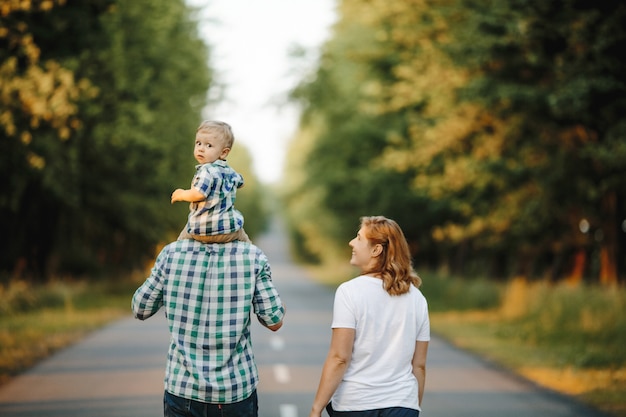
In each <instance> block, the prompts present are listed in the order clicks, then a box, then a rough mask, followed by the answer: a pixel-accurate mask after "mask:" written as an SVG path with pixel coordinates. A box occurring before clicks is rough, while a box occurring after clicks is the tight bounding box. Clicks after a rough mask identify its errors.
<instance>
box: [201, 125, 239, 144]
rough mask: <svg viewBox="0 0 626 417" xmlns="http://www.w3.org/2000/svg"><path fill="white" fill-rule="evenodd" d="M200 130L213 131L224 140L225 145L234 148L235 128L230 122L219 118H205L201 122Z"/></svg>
mask: <svg viewBox="0 0 626 417" xmlns="http://www.w3.org/2000/svg"><path fill="white" fill-rule="evenodd" d="M198 132H206V133H213V134H215V135H217V136H218V137H219V138H220V140H222V141H223V143H224V147H226V148H232V147H233V143H234V142H235V135H234V134H233V129H232V128H231V127H230V125H229V124H228V123H224V122H220V121H217V120H205V121H203V122H202V123H200V126H199V127H198V130H196V133H198Z"/></svg>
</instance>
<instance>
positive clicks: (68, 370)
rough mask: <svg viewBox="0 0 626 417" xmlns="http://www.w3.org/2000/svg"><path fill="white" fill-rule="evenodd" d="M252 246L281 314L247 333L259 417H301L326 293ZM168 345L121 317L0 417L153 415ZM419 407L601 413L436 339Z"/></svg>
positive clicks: (323, 331)
mask: <svg viewBox="0 0 626 417" xmlns="http://www.w3.org/2000/svg"><path fill="white" fill-rule="evenodd" d="M257 243H258V245H259V246H260V247H261V248H262V249H263V250H264V251H265V252H266V253H267V255H268V257H269V258H270V260H271V263H272V269H273V272H274V279H275V282H276V285H277V287H278V289H279V291H280V293H281V296H282V298H283V299H284V301H285V303H286V304H287V308H288V312H287V317H286V320H285V325H284V326H283V328H282V329H281V330H280V331H279V332H277V333H271V332H270V331H268V330H266V329H263V328H261V326H260V325H255V327H254V328H253V342H254V346H255V354H256V357H257V361H258V363H259V372H260V375H261V383H260V386H259V388H258V392H259V408H260V417H303V416H304V417H306V416H308V411H309V409H310V405H311V401H312V399H313V396H314V393H315V389H316V387H317V383H318V379H319V375H320V368H321V365H322V363H323V361H324V358H325V355H326V351H327V348H328V342H329V339H330V329H329V325H330V321H331V308H332V298H333V292H332V291H331V290H329V289H327V288H324V287H322V286H320V285H317V284H315V283H314V282H313V281H311V280H310V279H308V277H307V273H306V272H305V271H304V270H303V269H301V268H299V267H297V266H296V265H294V264H293V263H291V262H290V261H289V259H288V256H287V249H286V246H285V241H284V239H283V238H282V237H281V235H280V233H274V234H268V235H266V236H264V237H263V238H261V239H259V240H258V242H257ZM129 298H130V294H129ZM255 323H256V321H255ZM167 339H168V335H167V329H166V325H165V321H164V319H163V318H162V316H161V315H158V317H153V318H151V319H150V320H148V321H146V322H139V321H138V320H134V319H132V318H128V319H123V320H120V321H119V322H116V323H114V324H112V325H110V326H108V327H106V328H104V329H103V330H101V331H99V332H95V333H93V334H92V335H90V336H89V337H88V338H86V339H85V340H84V341H83V342H81V343H79V344H77V345H75V346H72V347H70V348H67V349H65V350H63V351H61V352H59V353H57V354H56V355H54V356H53V357H51V358H50V359H48V360H46V361H44V362H42V363H41V364H39V365H38V366H36V367H34V368H33V369H32V370H30V371H28V372H26V373H25V374H23V375H22V376H20V377H18V378H16V379H14V380H13V381H12V382H11V383H9V384H7V385H5V386H2V387H0V416H2V417H34V416H46V417H55V416H64V417H78V416H80V417H144V416H145V417H148V416H159V415H162V402H161V401H162V390H163V383H162V379H163V372H164V362H165V355H166V349H167ZM423 407H424V410H423V412H422V416H424V417H444V416H445V417H456V416H467V417H479V416H480V417H496V416H497V417H501V416H502V415H506V416H507V417H518V416H519V417H522V416H529V417H530V416H533V417H534V416H550V417H574V416H577V417H579V416H586V417H600V416H601V414H600V413H597V412H594V411H592V410H589V409H587V408H585V407H583V406H581V405H580V404H577V403H575V402H573V401H571V400H569V399H567V398H565V397H563V396H560V395H557V394H554V393H550V392H548V391H544V390H541V389H538V388H537V387H536V386H534V385H533V384H531V383H528V382H526V381H524V380H522V379H520V378H517V377H515V376H512V375H510V374H508V373H506V372H503V371H501V370H499V369H497V368H496V367H494V366H491V365H489V364H488V363H486V362H484V361H482V360H480V359H478V358H476V357H474V356H472V355H469V354H467V353H464V352H462V351H460V350H457V349H455V348H453V347H451V346H450V345H448V344H446V343H444V342H443V341H441V340H440V339H438V338H434V339H433V340H432V342H431V344H430V349H429V358H428V376H427V387H426V394H425V397H424V404H423Z"/></svg>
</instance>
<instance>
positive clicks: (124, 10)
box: [0, 0, 626, 385]
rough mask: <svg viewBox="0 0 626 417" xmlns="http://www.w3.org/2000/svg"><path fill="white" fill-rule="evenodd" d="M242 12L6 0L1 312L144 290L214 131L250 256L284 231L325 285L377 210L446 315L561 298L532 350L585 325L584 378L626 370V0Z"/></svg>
mask: <svg viewBox="0 0 626 417" xmlns="http://www.w3.org/2000/svg"><path fill="white" fill-rule="evenodd" d="M257 3H258V4H257ZM228 4H230V5H227V2H225V1H210V0H207V1H200V0H194V1H188V2H185V1H183V0H133V1H120V0H91V1H88V2H86V1H76V0H33V1H28V2H25V1H21V0H0V176H1V177H2V181H1V182H0V236H2V239H3V244H2V247H3V250H2V251H0V285H1V286H0V290H1V291H0V293H1V294H4V295H6V294H14V299H15V300H17V301H15V302H14V303H10V302H9V301H6V302H5V304H4V307H3V308H0V312H1V311H4V314H9V313H11V312H13V313H15V312H16V311H23V310H27V309H28V308H34V306H36V305H37V303H38V302H41V300H43V299H50V297H48V298H46V297H40V298H39V299H37V297H35V296H34V295H33V294H35V292H34V291H33V290H32V286H33V285H36V284H47V283H50V282H59V281H61V280H62V281H64V282H66V281H74V280H83V279H86V280H88V281H89V282H90V283H92V284H93V283H98V282H101V281H107V282H108V281H111V280H122V281H124V280H127V278H128V277H132V276H135V274H139V275H140V276H145V272H146V266H148V267H149V266H150V265H151V262H152V260H153V258H154V255H155V252H156V251H157V250H158V248H159V247H160V246H161V245H163V244H164V243H167V242H168V241H171V240H173V239H175V238H176V236H177V235H178V232H179V231H180V229H181V228H182V227H183V225H184V224H185V220H186V215H187V212H188V207H187V206H186V205H184V204H177V205H171V204H170V203H169V201H170V200H169V198H170V197H169V196H170V194H171V192H172V190H173V189H175V188H178V187H185V188H186V187H188V185H189V182H190V180H191V177H192V175H193V170H194V163H195V161H194V160H193V156H192V144H193V137H194V134H195V129H196V127H197V126H198V125H199V123H200V121H201V120H202V119H206V118H216V119H221V120H224V121H227V122H230V123H231V124H232V125H233V128H234V130H235V134H236V136H237V141H236V144H235V146H234V150H233V152H232V153H231V158H229V162H230V164H231V165H232V166H233V167H234V168H235V169H236V170H238V171H239V172H241V173H242V174H243V175H244V178H245V180H246V186H245V187H244V188H242V189H241V190H240V192H239V193H238V197H237V203H236V206H237V208H238V209H239V210H240V211H242V212H243V214H244V216H245V227H246V231H247V232H248V233H249V234H250V235H251V237H252V239H254V237H255V236H259V234H260V233H262V232H263V231H265V230H267V227H268V225H269V224H270V220H271V219H272V218H273V217H278V218H280V219H281V220H282V222H283V223H284V224H285V226H286V230H287V231H288V234H289V240H290V245H291V249H292V255H293V256H294V257H295V259H297V260H298V261H300V262H302V263H305V264H307V265H310V266H312V267H315V268H320V270H322V271H325V272H323V273H321V274H320V276H321V277H322V280H324V281H326V282H328V283H331V284H333V283H336V282H339V281H341V280H344V279H346V277H348V276H349V274H350V272H348V271H347V270H346V267H345V264H346V262H347V259H349V251H350V249H349V247H348V246H347V242H348V241H349V240H350V239H351V238H352V236H353V235H354V234H355V232H356V230H357V228H358V219H359V217H360V216H364V215H376V214H382V215H385V216H387V217H390V218H393V219H395V220H396V221H397V222H398V223H399V224H400V226H401V227H402V228H403V230H404V231H405V234H406V237H407V239H408V241H409V242H410V245H411V249H412V251H413V256H414V262H415V266H416V268H417V269H418V272H420V273H422V274H423V275H427V276H431V277H432V278H431V280H430V284H429V280H425V284H424V292H425V293H426V294H427V296H430V297H431V298H432V300H433V303H432V306H433V307H432V308H433V310H446V309H447V310H449V309H455V308H456V309H463V308H468V309H476V308H494V306H503V305H506V306H508V307H507V308H508V309H507V312H508V315H505V316H507V317H509V318H513V319H519V318H520V317H522V316H523V315H524V314H530V313H532V312H534V313H533V314H535V316H532V315H531V316H532V317H534V318H535V319H536V318H537V317H539V316H541V314H543V313H538V312H537V310H533V309H534V308H539V304H542V303H543V301H546V300H551V301H553V300H554V298H549V297H552V296H553V295H554V293H552V292H549V289H550V288H558V289H559V291H562V294H561V299H562V300H563V303H566V302H567V301H566V300H570V301H571V302H572V303H574V305H573V306H572V305H569V304H562V305H561V304H559V305H561V307H560V308H557V309H556V310H557V311H551V312H550V313H546V314H545V317H544V316H541V317H543V320H544V321H545V320H547V321H546V323H547V324H546V325H545V329H543V330H542V329H539V328H529V327H526V331H527V334H528V335H530V336H529V337H530V338H531V339H532V340H535V342H537V341H538V340H541V337H540V336H538V335H541V334H543V333H542V332H545V337H546V338H549V336H550V335H552V336H553V335H554V333H553V332H551V330H550V329H555V328H561V329H566V328H567V329H570V330H571V329H576V330H578V331H580V332H583V330H584V332H586V333H584V332H583V333H584V334H583V335H581V336H580V341H581V346H587V347H589V346H590V345H589V341H590V340H596V342H597V344H596V345H594V346H595V348H589V349H591V350H588V349H585V348H582V347H581V348H580V350H585V352H586V353H585V355H587V356H585V358H586V359H585V360H583V361H580V360H579V362H580V363H578V365H585V366H600V367H605V368H606V369H612V370H615V369H622V370H623V369H624V364H625V363H626V353H624V352H623V346H624V343H626V341H625V340H624V337H626V336H624V331H623V329H624V328H625V327H624V326H626V325H625V320H626V319H625V318H624V316H625V314H624V313H626V305H625V301H624V300H625V297H624V290H623V284H624V282H625V281H626V118H625V117H624V115H625V114H626V77H625V74H626V58H624V54H623V51H625V50H626V4H625V3H624V2H623V1H620V0H604V1H595V0H551V1H538V0H537V1H531V0H510V1H506V2H505V1H499V0H481V1H472V0H443V1H429V0H403V1H392V2H390V1H387V0H337V1H335V2H333V1H330V0H329V1H320V2H317V1H312V0H311V1H305V0H299V1H293V2H287V1H278V0H276V1H271V2H267V4H265V3H264V2H253V1H252V0H250V1H245V0H238V1H232V2H228ZM259 4H263V5H264V6H265V7H263V6H259ZM270 6H271V7H270ZM298 22H308V23H307V24H309V26H305V23H298ZM311 22H316V23H315V24H314V25H313V24H312V23H311ZM306 34H308V36H305V35H306ZM229 42H230V43H229ZM277 48H278V49H277ZM277 50H278V51H279V52H278V53H277V52H276V51H277ZM246 58H247V59H248V60H249V61H248V64H249V65H246V61H245V60H246ZM243 68H245V71H244V72H241V70H242V69H243ZM272 68H273V69H272ZM238 71H239V72H238ZM267 71H274V72H271V74H270V75H267ZM261 87H262V88H261ZM246 100H252V101H246ZM257 112H259V113H258V114H257ZM330 271H332V272H330ZM452 279H455V281H454V282H455V286H447V287H444V286H442V284H441V283H442V282H452V281H451V280H452ZM458 283H462V284H458ZM520 283H523V284H520ZM456 285H461V286H456ZM463 285H465V286H463ZM505 285H508V286H505ZM429 286H430V287H429ZM63 288H65V287H63ZM533 288H534V290H533V291H535V292H532V291H530V289H533ZM562 288H569V289H566V290H562ZM571 288H578V289H582V290H581V292H579V293H577V294H579V295H578V296H576V297H572V296H571V293H570V292H568V291H571V290H570V289H571ZM63 291H66V290H65V289H64V290H63ZM63 291H61V292H62V293H63V294H65V292H63ZM429 291H430V294H429ZM563 291H564V292H563ZM48 292H49V290H48ZM15 294H21V295H19V296H17V295H15ZM512 294H513V295H515V296H513V295H512ZM520 294H522V295H524V296H522V295H520ZM547 294H549V295H547ZM590 294H597V295H596V296H595V297H596V298H595V299H594V300H595V301H594V302H593V303H588V301H589V298H588V297H590ZM472 297H474V298H472ZM520 297H521V298H520ZM546 297H547V298H546ZM577 297H578V298H577ZM52 298H54V297H52ZM54 299H60V300H65V301H62V302H65V303H67V298H66V297H65V296H59V297H57V298H54ZM470 299H471V300H475V303H473V304H472V302H471V300H470ZM5 300H11V298H10V297H8V296H7V297H5ZM38 300H39V301H38ZM468 300H469V301H468ZM572 300H573V301H572ZM540 301H541V302H540ZM551 301H550V302H551ZM464 303H465V304H464ZM466 304H467V305H466ZM581 304H585V306H586V307H588V309H587V310H585V311H586V312H585V311H583V310H584V309H582V308H577V307H581ZM568 306H569V307H568ZM570 307H571V309H570ZM603 307H604V310H602V308H603ZM3 309H4V310H3ZM589 309H591V310H589ZM601 310H602V311H601ZM537 315H539V316H537ZM556 316H559V317H561V316H562V317H563V319H564V320H565V317H569V318H570V319H572V320H573V322H572V324H571V328H570V327H567V326H565V327H564V326H563V323H562V322H560V321H554V322H552V321H550V320H548V319H547V318H546V317H552V318H554V317H556ZM528 317H530V316H528ZM585 317H586V319H585ZM529 320H530V319H529ZM585 320H587V321H585ZM540 321H541V320H540ZM530 322H531V321H529V322H528V323H530ZM532 323H534V325H537V326H538V324H537V323H539V322H538V321H537V320H534V321H532ZM581 323H582V324H581ZM584 323H587V325H584ZM585 326H587V327H585ZM619 326H622V327H619ZM546 329H547V330H546ZM620 329H621V330H620ZM572 331H573V330H572ZM568 332H569V331H568ZM568 334H569V333H568ZM599 334H602V339H598V338H599ZM619 346H621V348H620V347H619ZM594 349H595V350H594ZM589 352H592V353H589ZM589 355H591V356H589ZM572 357H573V358H577V359H580V352H579V351H577V352H573V353H572ZM620 381H622V382H621V383H622V384H624V385H626V383H625V382H624V381H626V377H623V376H622V380H620Z"/></svg>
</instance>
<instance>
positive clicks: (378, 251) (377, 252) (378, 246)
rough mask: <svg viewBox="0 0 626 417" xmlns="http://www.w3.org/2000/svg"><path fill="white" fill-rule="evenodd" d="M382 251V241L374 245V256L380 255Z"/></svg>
mask: <svg viewBox="0 0 626 417" xmlns="http://www.w3.org/2000/svg"><path fill="white" fill-rule="evenodd" d="M381 253H383V245H381V244H380V243H377V244H375V245H374V246H373V247H372V256H373V257H377V256H379V255H380V254H381Z"/></svg>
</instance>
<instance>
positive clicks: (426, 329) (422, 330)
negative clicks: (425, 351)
mask: <svg viewBox="0 0 626 417" xmlns="http://www.w3.org/2000/svg"><path fill="white" fill-rule="evenodd" d="M422 314H423V320H422V323H421V325H420V326H419V327H418V329H417V337H416V339H415V340H416V341H417V342H428V341H429V340H430V318H429V317H428V304H427V303H426V300H424V307H423V311H422Z"/></svg>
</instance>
